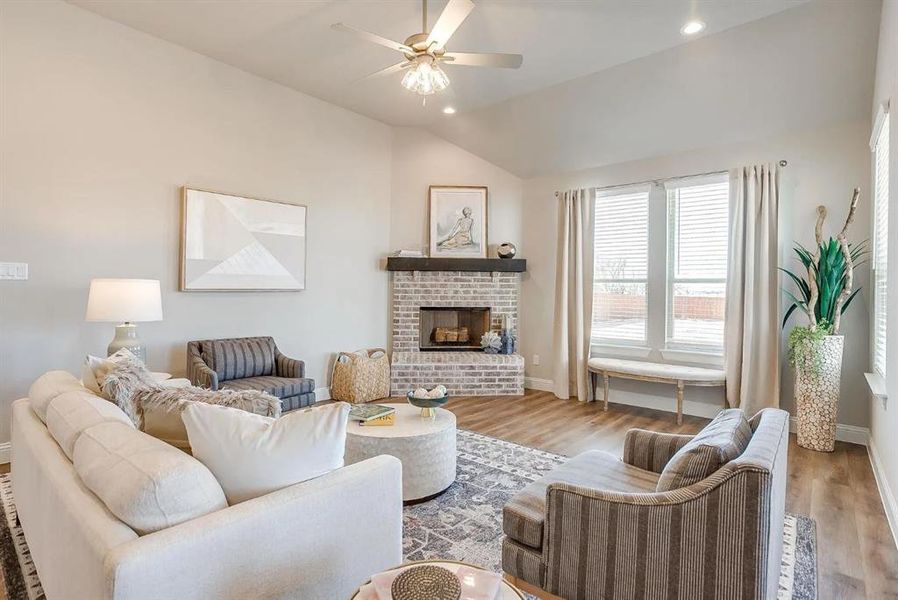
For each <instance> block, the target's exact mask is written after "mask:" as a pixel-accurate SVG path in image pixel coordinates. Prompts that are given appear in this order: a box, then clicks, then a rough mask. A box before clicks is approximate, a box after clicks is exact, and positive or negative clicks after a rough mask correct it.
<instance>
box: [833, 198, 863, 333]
mask: <svg viewBox="0 0 898 600" xmlns="http://www.w3.org/2000/svg"><path fill="white" fill-rule="evenodd" d="M860 196H861V191H860V189H858V188H854V195H853V196H852V197H851V206H850V207H849V208H848V216H847V217H846V218H845V225H843V226H842V231H840V232H839V235H837V236H836V240H837V241H838V242H839V247H840V248H841V250H842V256H843V257H844V258H845V286H844V287H843V288H842V293H841V294H839V297H838V299H836V314H835V320H834V321H833V335H838V334H839V325H841V322H842V306H843V305H844V304H845V302H846V301H847V300H848V298H849V296H851V290H852V288H853V287H854V258H853V257H852V256H851V248H850V247H849V246H848V227H849V226H850V225H851V224H852V223H854V213H855V212H856V211H857V202H858V199H859V198H860Z"/></svg>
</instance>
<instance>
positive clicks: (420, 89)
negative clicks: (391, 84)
mask: <svg viewBox="0 0 898 600" xmlns="http://www.w3.org/2000/svg"><path fill="white" fill-rule="evenodd" d="M427 58H428V59H426V60H418V61H416V64H415V66H414V67H412V68H410V69H409V70H408V71H407V72H406V74H405V76H404V77H403V78H402V87H404V88H405V89H407V90H408V91H410V92H415V93H416V94H418V95H419V96H429V95H431V94H433V93H435V92H441V91H443V90H445V89H446V88H447V87H449V77H447V76H446V73H445V72H443V69H441V68H440V66H439V65H438V64H436V62H435V61H434V60H433V59H432V58H429V57H427Z"/></svg>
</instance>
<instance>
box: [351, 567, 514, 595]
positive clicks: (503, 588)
mask: <svg viewBox="0 0 898 600" xmlns="http://www.w3.org/2000/svg"><path fill="white" fill-rule="evenodd" d="M416 565H434V566H436V567H443V568H444V569H449V570H450V571H452V572H453V573H455V572H456V571H458V568H459V567H471V568H472V569H480V570H481V571H483V570H484V569H481V568H480V567H478V566H477V565H471V564H468V563H464V562H459V561H456V560H418V561H413V562H409V563H406V564H404V565H401V566H399V567H396V568H397V569H401V568H402V567H410V566H416ZM369 583H371V581H370V580H369V581H366V582H365V585H367V584H369ZM360 591H361V590H358V591H356V593H354V594H353V595H352V597H351V598H350V600H358V599H359V598H361V596H360V595H359V592H360ZM496 600H524V594H522V593H521V591H520V590H519V589H518V588H516V587H514V586H513V585H511V584H510V583H508V582H507V581H505V580H504V579H503V580H502V583H501V584H500V585H499V595H498V596H497V597H496Z"/></svg>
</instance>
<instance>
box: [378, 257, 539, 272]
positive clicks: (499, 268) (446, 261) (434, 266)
mask: <svg viewBox="0 0 898 600" xmlns="http://www.w3.org/2000/svg"><path fill="white" fill-rule="evenodd" d="M526 270H527V259H526V258H408V257H403V256H390V257H388V258H387V271H479V272H481V273H490V272H499V273H523V272H524V271H526Z"/></svg>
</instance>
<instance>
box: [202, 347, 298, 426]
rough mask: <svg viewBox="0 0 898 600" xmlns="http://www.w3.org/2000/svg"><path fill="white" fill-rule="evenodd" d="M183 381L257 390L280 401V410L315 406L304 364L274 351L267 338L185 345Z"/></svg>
mask: <svg viewBox="0 0 898 600" xmlns="http://www.w3.org/2000/svg"><path fill="white" fill-rule="evenodd" d="M187 377H188V379H190V381H191V383H193V385H196V386H199V387H204V388H209V389H212V390H217V389H230V390H259V391H262V392H268V393H269V394H271V395H272V396H277V397H278V398H280V399H281V410H282V411H284V412H286V411H290V410H295V409H297V408H303V407H306V406H309V405H311V404H314V402H315V380H314V379H309V378H308V377H305V363H304V362H303V361H301V360H296V359H295V358H289V357H287V356H285V355H284V354H282V353H281V351H280V350H278V347H277V345H276V344H275V343H274V339H273V338H270V337H247V338H229V339H220V340H197V341H193V342H187Z"/></svg>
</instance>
